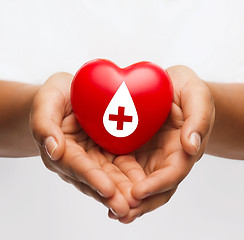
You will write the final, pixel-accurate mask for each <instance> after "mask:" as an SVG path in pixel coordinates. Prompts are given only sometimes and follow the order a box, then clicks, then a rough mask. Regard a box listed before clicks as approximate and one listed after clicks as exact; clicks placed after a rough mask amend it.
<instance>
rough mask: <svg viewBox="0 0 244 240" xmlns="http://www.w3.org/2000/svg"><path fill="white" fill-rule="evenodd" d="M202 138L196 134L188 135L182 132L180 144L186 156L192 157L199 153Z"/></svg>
mask: <svg viewBox="0 0 244 240" xmlns="http://www.w3.org/2000/svg"><path fill="white" fill-rule="evenodd" d="M201 143H202V138H201V135H200V134H199V133H198V132H195V131H194V132H191V133H188V132H187V131H182V134H181V144H182V146H183V149H184V151H185V152H187V153H188V154H190V155H192V156H194V155H196V154H197V153H198V152H199V149H200V147H201Z"/></svg>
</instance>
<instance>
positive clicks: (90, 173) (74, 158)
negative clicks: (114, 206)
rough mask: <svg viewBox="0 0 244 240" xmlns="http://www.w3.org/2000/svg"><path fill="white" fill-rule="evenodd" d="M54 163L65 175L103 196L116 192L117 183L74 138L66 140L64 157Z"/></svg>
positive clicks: (109, 195) (107, 196)
mask: <svg viewBox="0 0 244 240" xmlns="http://www.w3.org/2000/svg"><path fill="white" fill-rule="evenodd" d="M53 165H55V167H56V168H57V169H58V170H59V171H61V172H62V173H64V174H65V175H67V176H69V177H71V178H73V179H75V180H78V181H80V182H83V183H85V184H87V185H89V186H90V187H91V188H92V189H93V190H94V191H96V192H98V193H99V194H100V195H101V196H103V197H106V198H109V197H112V196H113V195H114V193H115V184H114V183H113V181H112V180H111V179H110V177H109V176H108V175H107V174H106V173H105V172H104V170H103V169H102V168H101V167H100V166H99V165H98V164H97V163H96V162H95V161H93V160H92V159H91V158H89V157H88V156H87V154H86V153H85V152H84V149H83V148H81V147H80V146H79V145H78V144H76V142H74V141H73V140H66V149H65V152H64V154H63V157H62V158H61V159H60V160H59V161H57V162H53Z"/></svg>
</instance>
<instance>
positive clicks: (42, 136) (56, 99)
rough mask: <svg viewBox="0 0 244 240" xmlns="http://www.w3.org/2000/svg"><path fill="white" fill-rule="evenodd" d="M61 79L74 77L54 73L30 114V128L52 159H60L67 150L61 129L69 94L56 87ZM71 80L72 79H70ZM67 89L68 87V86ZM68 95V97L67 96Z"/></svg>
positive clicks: (40, 145)
mask: <svg viewBox="0 0 244 240" xmlns="http://www.w3.org/2000/svg"><path fill="white" fill-rule="evenodd" d="M57 78H58V79H59V86H62V84H60V83H61V82H62V80H64V81H66V80H67V79H66V78H72V75H69V74H66V75H65V76H63V75H62V74H61V73H59V74H54V75H53V76H51V77H50V78H49V79H48V81H47V82H46V83H45V84H44V85H43V87H41V89H40V90H39V92H38V93H37V94H36V96H35V98H34V101H33V104H32V110H31V114H30V128H31V131H32V134H33V137H34V139H35V140H36V142H37V145H38V147H39V149H41V151H43V150H45V151H46V153H47V154H48V155H49V158H50V159H52V160H58V159H60V158H61V157H62V156H63V154H64V151H65V138H64V134H63V131H62V129H61V124H62V120H63V118H64V116H65V103H66V102H67V99H65V98H67V96H69V94H66V95H65V94H63V92H62V89H58V88H57V87H55V83H56V81H57ZM68 80H70V79H68ZM66 89H67V91H69V90H68V88H67V87H66ZM65 96H66V97H65Z"/></svg>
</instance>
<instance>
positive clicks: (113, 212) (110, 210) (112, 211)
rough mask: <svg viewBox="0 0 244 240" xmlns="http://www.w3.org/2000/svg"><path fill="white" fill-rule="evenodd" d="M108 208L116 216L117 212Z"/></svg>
mask: <svg viewBox="0 0 244 240" xmlns="http://www.w3.org/2000/svg"><path fill="white" fill-rule="evenodd" d="M109 209H110V211H111V212H112V213H113V214H114V215H115V216H116V217H118V215H117V213H116V212H115V211H114V210H113V209H112V208H109Z"/></svg>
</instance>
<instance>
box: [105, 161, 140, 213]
mask: <svg viewBox="0 0 244 240" xmlns="http://www.w3.org/2000/svg"><path fill="white" fill-rule="evenodd" d="M103 170H104V171H105V172H106V173H107V174H108V176H109V177H110V178H111V179H112V181H113V182H114V184H115V186H116V187H117V188H118V189H119V191H120V192H121V193H122V194H123V196H124V197H125V198H126V200H127V201H128V204H129V206H130V207H131V208H133V207H137V206H138V205H139V204H140V200H138V199H135V198H134V197H133V196H132V195H131V188H132V186H133V184H132V182H131V181H130V180H129V179H128V177H127V176H125V175H124V174H123V173H122V172H121V171H120V169H119V168H117V167H116V166H115V165H113V164H112V163H110V162H106V163H105V164H104V165H103Z"/></svg>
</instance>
